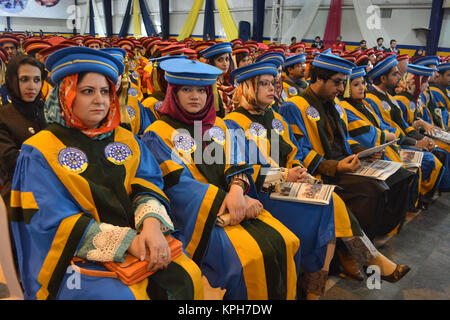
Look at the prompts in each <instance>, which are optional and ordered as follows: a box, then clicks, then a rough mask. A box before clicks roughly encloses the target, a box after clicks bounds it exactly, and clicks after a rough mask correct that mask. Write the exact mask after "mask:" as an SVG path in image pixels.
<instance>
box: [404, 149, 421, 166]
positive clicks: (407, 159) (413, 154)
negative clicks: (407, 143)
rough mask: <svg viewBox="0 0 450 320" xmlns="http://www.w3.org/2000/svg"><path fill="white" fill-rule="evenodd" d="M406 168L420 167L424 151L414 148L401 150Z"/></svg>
mask: <svg viewBox="0 0 450 320" xmlns="http://www.w3.org/2000/svg"><path fill="white" fill-rule="evenodd" d="M400 157H402V160H403V164H404V165H405V168H420V167H421V164H422V159H423V152H421V151H414V150H400Z"/></svg>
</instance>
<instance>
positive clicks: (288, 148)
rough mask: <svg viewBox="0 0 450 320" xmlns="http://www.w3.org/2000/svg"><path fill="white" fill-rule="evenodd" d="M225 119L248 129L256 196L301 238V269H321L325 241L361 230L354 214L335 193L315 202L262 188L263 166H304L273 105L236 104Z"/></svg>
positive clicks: (310, 270)
mask: <svg viewBox="0 0 450 320" xmlns="http://www.w3.org/2000/svg"><path fill="white" fill-rule="evenodd" d="M225 122H226V123H227V124H228V126H229V127H230V128H232V129H233V130H236V132H246V133H247V138H248V140H247V141H248V146H247V147H246V152H245V154H246V156H247V162H248V163H252V164H253V168H254V174H253V180H254V181H255V182H256V187H257V190H258V192H257V197H258V198H259V200H260V201H261V202H262V204H263V206H264V208H265V209H267V210H268V211H269V212H270V213H271V214H272V215H273V216H274V217H275V218H277V219H278V220H280V221H281V222H282V223H283V224H284V225H286V226H287V227H288V228H289V229H291V231H292V232H294V233H295V235H296V236H297V237H299V238H300V243H301V248H302V250H301V254H302V256H301V266H302V269H304V270H305V271H307V272H309V273H313V272H316V271H318V270H320V269H321V268H322V267H323V264H324V259H325V254H326V249H327V244H328V242H329V241H331V240H332V239H333V238H335V237H351V236H354V235H360V234H361V231H360V229H359V224H358V222H357V221H356V218H355V217H353V215H349V212H348V210H347V208H346V206H345V204H344V202H343V201H342V199H340V198H339V196H338V195H337V194H335V193H334V194H333V197H332V198H331V200H330V203H329V204H328V205H315V204H306V203H298V202H289V201H281V200H276V199H271V198H270V194H269V193H264V192H261V187H262V184H263V183H264V179H265V175H264V168H267V167H270V166H272V167H284V168H292V167H295V166H302V167H303V164H302V162H301V160H300V159H301V154H300V153H301V150H300V149H298V148H297V146H296V142H295V139H294V137H293V133H292V130H291V129H290V128H289V125H288V124H287V123H286V121H284V119H283V118H282V117H281V115H279V114H278V113H276V112H274V111H273V109H272V108H268V109H267V110H266V111H265V112H264V114H263V115H252V114H251V113H249V112H248V111H247V110H245V109H244V108H242V107H239V108H237V109H236V110H235V111H234V112H231V113H229V114H228V115H227V116H226V117H225ZM274 135H275V136H274ZM272 144H274V145H273V146H272ZM276 144H278V150H277V151H275V153H276V154H274V155H272V154H271V149H272V148H277V146H276ZM256 154H258V155H257V156H256Z"/></svg>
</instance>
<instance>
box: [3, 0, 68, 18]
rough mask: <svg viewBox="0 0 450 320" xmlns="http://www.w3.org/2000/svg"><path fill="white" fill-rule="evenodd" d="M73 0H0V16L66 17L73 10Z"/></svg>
mask: <svg viewBox="0 0 450 320" xmlns="http://www.w3.org/2000/svg"><path fill="white" fill-rule="evenodd" d="M71 7H74V4H73V1H62V0H1V1H0V16H2V17H21V18H44V19H67V18H69V16H70V15H71V14H72V12H73V8H71Z"/></svg>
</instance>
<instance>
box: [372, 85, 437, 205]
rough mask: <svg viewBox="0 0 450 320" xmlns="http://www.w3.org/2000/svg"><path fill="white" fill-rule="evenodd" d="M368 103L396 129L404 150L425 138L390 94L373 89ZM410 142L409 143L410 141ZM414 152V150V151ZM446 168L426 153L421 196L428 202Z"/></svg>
mask: <svg viewBox="0 0 450 320" xmlns="http://www.w3.org/2000/svg"><path fill="white" fill-rule="evenodd" d="M364 100H365V101H366V102H368V106H369V108H370V109H371V110H372V111H373V112H374V113H375V114H376V115H377V116H378V117H379V118H380V119H383V120H384V121H385V122H387V123H388V124H389V125H390V126H391V127H392V128H395V129H396V136H397V137H398V138H400V140H399V144H400V145H401V146H402V148H405V149H408V145H409V141H411V139H408V138H413V140H412V141H413V142H415V140H414V139H416V140H420V139H422V138H423V136H422V135H421V134H419V133H418V132H417V131H416V130H415V129H414V128H413V127H412V126H410V125H409V124H408V123H407V122H406V121H405V120H404V119H403V114H402V110H401V108H400V106H399V105H398V102H397V100H395V98H394V97H392V96H391V95H390V94H389V93H386V94H383V93H381V92H378V91H377V90H376V89H374V88H371V89H369V91H368V92H367V94H366V98H365V99H364ZM408 140H409V141H408ZM413 150H414V149H413ZM444 169H445V168H444V166H443V165H442V163H441V161H439V159H438V158H437V157H436V156H434V155H433V154H432V153H430V152H426V151H424V155H423V159H422V165H421V170H422V177H421V181H422V182H421V187H420V194H421V195H422V196H423V198H424V199H427V200H428V201H429V200H430V199H431V198H432V197H433V194H434V192H435V191H436V188H437V187H438V186H439V183H440V181H441V179H442V175H443V173H444Z"/></svg>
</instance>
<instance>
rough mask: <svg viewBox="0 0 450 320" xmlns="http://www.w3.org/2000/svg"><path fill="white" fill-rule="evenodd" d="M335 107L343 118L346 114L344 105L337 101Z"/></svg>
mask: <svg viewBox="0 0 450 320" xmlns="http://www.w3.org/2000/svg"><path fill="white" fill-rule="evenodd" d="M334 107H335V108H336V110H337V112H339V116H340V117H341V118H342V117H343V116H344V110H342V107H341V106H340V105H339V104H337V103H335V104H334Z"/></svg>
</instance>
